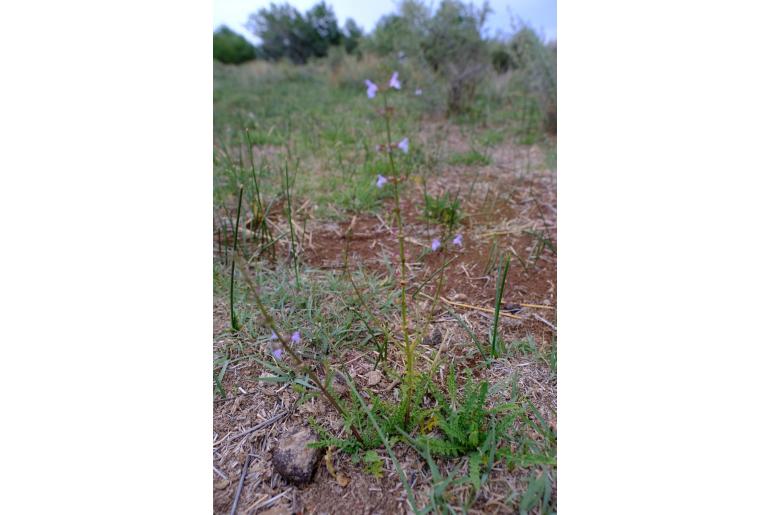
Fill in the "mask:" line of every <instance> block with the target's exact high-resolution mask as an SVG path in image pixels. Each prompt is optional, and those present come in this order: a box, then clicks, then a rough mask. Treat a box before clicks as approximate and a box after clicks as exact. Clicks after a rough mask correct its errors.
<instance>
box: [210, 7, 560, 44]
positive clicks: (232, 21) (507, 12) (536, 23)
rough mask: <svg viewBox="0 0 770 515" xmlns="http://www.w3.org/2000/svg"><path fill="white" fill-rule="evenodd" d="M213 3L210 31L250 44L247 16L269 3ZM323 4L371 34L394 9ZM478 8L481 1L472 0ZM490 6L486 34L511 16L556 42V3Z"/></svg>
mask: <svg viewBox="0 0 770 515" xmlns="http://www.w3.org/2000/svg"><path fill="white" fill-rule="evenodd" d="M213 1H214V28H217V27H219V26H220V25H227V26H228V27H230V28H231V29H233V30H234V31H236V32H239V33H241V34H243V35H244V36H245V37H246V38H248V39H249V41H251V42H252V43H256V42H257V40H256V38H255V37H254V35H253V34H250V33H249V32H248V31H247V30H246V29H245V27H244V25H245V24H246V20H248V19H249V15H250V14H251V13H253V12H256V11H257V10H258V9H260V8H262V7H267V6H269V5H270V1H269V0H213ZM319 1H320V0H290V1H289V2H288V3H289V4H291V5H293V6H294V7H296V8H297V9H298V10H299V11H300V12H302V13H304V12H305V11H307V10H308V9H309V8H310V7H312V6H313V5H315V4H316V3H318V2H319ZM274 2H275V3H277V4H283V3H285V2H286V0H274ZM326 3H327V4H329V5H331V6H332V7H333V8H334V13H335V14H336V15H337V20H338V21H339V24H340V26H342V24H343V23H345V20H346V19H347V18H353V19H354V20H355V21H356V23H357V24H358V25H361V26H363V27H364V29H365V30H366V32H369V31H371V30H372V29H373V28H374V26H375V24H376V23H377V20H379V19H380V17H381V16H382V15H383V14H389V13H392V12H394V11H395V10H396V2H395V1H392V0H391V1H385V2H372V1H370V0H326ZM438 3H439V0H434V2H433V6H434V8H435V6H437V5H438ZM473 3H475V4H476V5H481V3H482V1H481V0H477V1H474V2H473ZM489 5H490V7H492V10H493V11H494V12H493V13H492V14H491V15H490V17H489V20H488V21H487V24H486V26H485V27H486V29H487V31H488V33H489V35H494V34H495V33H497V32H504V33H510V32H511V22H510V20H511V16H513V18H514V19H521V20H523V21H524V22H526V23H527V24H529V25H530V26H531V27H532V28H534V29H535V30H536V31H537V32H538V33H539V34H542V35H544V36H545V37H546V39H549V40H553V39H556V0H507V1H506V0H490V2H489Z"/></svg>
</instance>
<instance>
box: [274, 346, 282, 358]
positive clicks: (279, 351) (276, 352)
mask: <svg viewBox="0 0 770 515" xmlns="http://www.w3.org/2000/svg"><path fill="white" fill-rule="evenodd" d="M281 356H283V349H281V348H278V349H274V350H273V357H274V358H275V359H281Z"/></svg>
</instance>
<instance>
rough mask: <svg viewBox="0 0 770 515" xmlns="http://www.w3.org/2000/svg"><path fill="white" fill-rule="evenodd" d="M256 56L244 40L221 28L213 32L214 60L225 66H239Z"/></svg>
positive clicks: (249, 44)
mask: <svg viewBox="0 0 770 515" xmlns="http://www.w3.org/2000/svg"><path fill="white" fill-rule="evenodd" d="M256 56H257V54H256V49H255V48H254V46H252V44H251V43H249V42H248V41H247V40H246V38H244V37H243V36H241V35H240V34H237V33H235V32H233V31H232V30H230V29H229V28H227V27H225V26H222V27H219V28H218V29H217V30H216V32H214V59H216V60H217V61H219V62H222V63H227V64H240V63H245V62H246V61H251V60H252V59H254V58H255V57H256Z"/></svg>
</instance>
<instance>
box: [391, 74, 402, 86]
mask: <svg viewBox="0 0 770 515" xmlns="http://www.w3.org/2000/svg"><path fill="white" fill-rule="evenodd" d="M390 87H391V88H393V89H401V82H399V80H398V72H393V75H392V76H391V77H390Z"/></svg>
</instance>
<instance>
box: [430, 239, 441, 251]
mask: <svg viewBox="0 0 770 515" xmlns="http://www.w3.org/2000/svg"><path fill="white" fill-rule="evenodd" d="M440 246H441V242H440V241H439V240H438V239H434V240H433V241H432V242H431V244H430V248H431V249H433V252H436V251H437V250H438V248H439V247H440Z"/></svg>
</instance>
